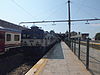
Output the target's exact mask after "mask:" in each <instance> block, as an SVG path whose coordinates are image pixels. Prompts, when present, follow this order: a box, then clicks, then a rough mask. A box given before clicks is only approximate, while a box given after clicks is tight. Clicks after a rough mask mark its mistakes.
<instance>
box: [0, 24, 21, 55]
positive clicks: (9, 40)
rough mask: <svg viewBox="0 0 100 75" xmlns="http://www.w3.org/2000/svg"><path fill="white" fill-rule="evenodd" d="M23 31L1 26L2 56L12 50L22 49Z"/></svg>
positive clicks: (0, 48)
mask: <svg viewBox="0 0 100 75" xmlns="http://www.w3.org/2000/svg"><path fill="white" fill-rule="evenodd" d="M20 45H21V31H19V30H16V29H11V28H4V27H1V26H0V54H4V53H5V52H7V51H9V49H10V48H16V47H20Z"/></svg>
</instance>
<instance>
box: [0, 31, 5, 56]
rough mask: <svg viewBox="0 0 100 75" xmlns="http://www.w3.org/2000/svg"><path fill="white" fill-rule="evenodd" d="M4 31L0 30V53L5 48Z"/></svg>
mask: <svg viewBox="0 0 100 75" xmlns="http://www.w3.org/2000/svg"><path fill="white" fill-rule="evenodd" d="M4 46H5V32H3V31H0V54H1V53H2V52H4V50H5V48H4Z"/></svg>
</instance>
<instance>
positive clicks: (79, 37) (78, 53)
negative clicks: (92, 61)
mask: <svg viewBox="0 0 100 75" xmlns="http://www.w3.org/2000/svg"><path fill="white" fill-rule="evenodd" d="M80 41H81V38H80V37H79V44H78V50H79V51H78V58H79V59H80Z"/></svg>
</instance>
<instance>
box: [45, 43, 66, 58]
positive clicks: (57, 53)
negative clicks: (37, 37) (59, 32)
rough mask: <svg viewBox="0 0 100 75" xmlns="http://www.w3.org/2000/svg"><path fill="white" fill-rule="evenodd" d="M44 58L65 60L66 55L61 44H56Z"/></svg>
mask: <svg viewBox="0 0 100 75" xmlns="http://www.w3.org/2000/svg"><path fill="white" fill-rule="evenodd" d="M44 58H47V59H64V53H63V49H62V46H61V43H58V44H56V45H55V46H54V47H53V48H52V49H51V50H50V51H49V52H48V53H47V54H46V55H45V57H44Z"/></svg>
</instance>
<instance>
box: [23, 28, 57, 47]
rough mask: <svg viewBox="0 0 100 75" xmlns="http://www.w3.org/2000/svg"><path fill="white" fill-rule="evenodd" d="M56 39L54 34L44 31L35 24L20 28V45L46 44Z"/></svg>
mask: <svg viewBox="0 0 100 75" xmlns="http://www.w3.org/2000/svg"><path fill="white" fill-rule="evenodd" d="M56 41H57V38H56V36H55V35H54V34H53V33H52V32H51V33H48V32H44V31H43V30H42V29H40V28H39V27H37V26H32V27H31V29H26V30H22V46H42V47H45V46H48V45H50V44H52V43H54V42H56Z"/></svg>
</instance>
